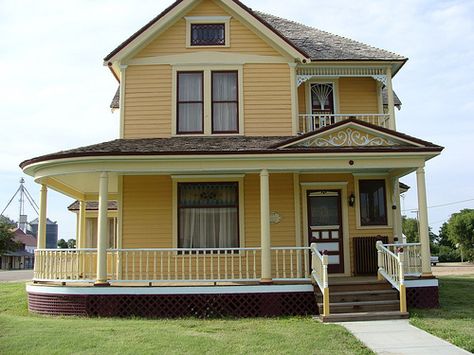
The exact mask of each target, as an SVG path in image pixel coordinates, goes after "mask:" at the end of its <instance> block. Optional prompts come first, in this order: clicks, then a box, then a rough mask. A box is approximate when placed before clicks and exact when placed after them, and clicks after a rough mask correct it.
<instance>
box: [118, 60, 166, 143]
mask: <svg viewBox="0 0 474 355" xmlns="http://www.w3.org/2000/svg"><path fill="white" fill-rule="evenodd" d="M144 73H147V74H149V76H147V74H144ZM125 83H126V84H125V111H124V112H125V115H124V116H125V119H124V138H157V137H169V135H170V133H171V67H170V66H169V65H148V66H144V67H142V66H130V67H129V68H128V69H127V77H126V80H125Z"/></svg>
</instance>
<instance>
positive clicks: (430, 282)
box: [405, 279, 439, 288]
mask: <svg viewBox="0 0 474 355" xmlns="http://www.w3.org/2000/svg"><path fill="white" fill-rule="evenodd" d="M405 286H406V288H415V287H438V286H439V282H438V279H418V280H405Z"/></svg>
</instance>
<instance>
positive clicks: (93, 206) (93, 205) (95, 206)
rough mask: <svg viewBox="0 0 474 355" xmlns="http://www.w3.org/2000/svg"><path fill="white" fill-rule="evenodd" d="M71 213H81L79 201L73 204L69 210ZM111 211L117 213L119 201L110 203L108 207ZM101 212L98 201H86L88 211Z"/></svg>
mask: <svg viewBox="0 0 474 355" xmlns="http://www.w3.org/2000/svg"><path fill="white" fill-rule="evenodd" d="M67 209H68V210H69V211H73V212H74V211H79V201H74V202H73V203H71V204H70V205H69V206H68V208H67ZM108 209H109V211H110V210H112V211H116V210H117V209H118V208H117V201H109V206H108ZM98 210H99V202H98V201H86V211H98Z"/></svg>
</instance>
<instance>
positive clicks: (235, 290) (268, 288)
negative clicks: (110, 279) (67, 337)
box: [26, 284, 313, 295]
mask: <svg viewBox="0 0 474 355" xmlns="http://www.w3.org/2000/svg"><path fill="white" fill-rule="evenodd" d="M312 291H313V286H312V285H311V284H305V285H265V286H260V285H255V286H253V285H252V286H177V287H171V286H170V287H168V286H162V287H68V286H38V285H26V292H28V293H36V294H52V295H54V294H60V295H194V294H207V295H212V294H239V293H276V292H292V293H293V292H295V293H297V292H312Z"/></svg>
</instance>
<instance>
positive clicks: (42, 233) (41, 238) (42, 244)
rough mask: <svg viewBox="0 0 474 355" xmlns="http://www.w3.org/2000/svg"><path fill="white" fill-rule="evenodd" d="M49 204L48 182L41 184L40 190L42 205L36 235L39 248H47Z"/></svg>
mask: <svg viewBox="0 0 474 355" xmlns="http://www.w3.org/2000/svg"><path fill="white" fill-rule="evenodd" d="M47 204H48V188H47V187H46V184H41V190H40V205H39V216H38V232H37V235H36V238H37V243H38V244H37V245H38V249H45V248H46V218H47V217H46V216H47V213H46V211H47V209H48V207H47Z"/></svg>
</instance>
